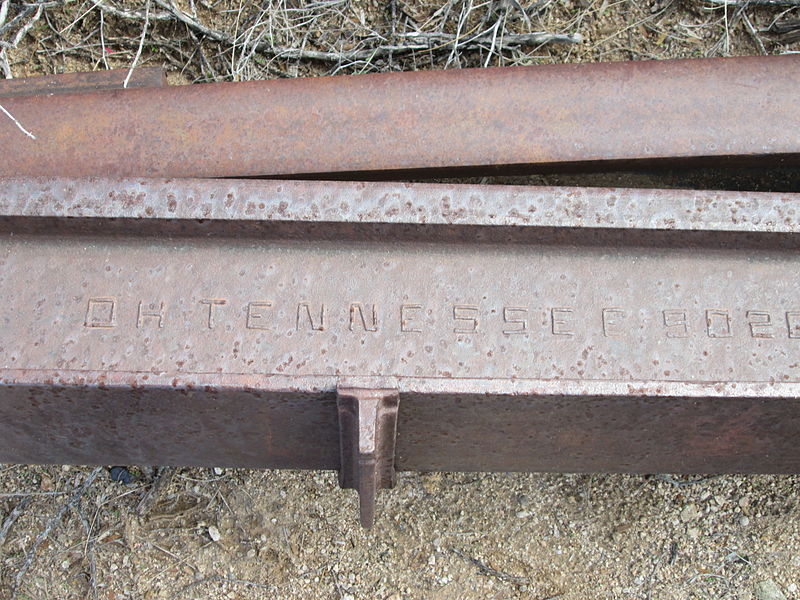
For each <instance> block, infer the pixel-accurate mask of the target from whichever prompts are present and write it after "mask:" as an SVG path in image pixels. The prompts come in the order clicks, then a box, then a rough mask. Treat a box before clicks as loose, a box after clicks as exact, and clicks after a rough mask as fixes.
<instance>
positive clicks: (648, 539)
mask: <svg viewBox="0 0 800 600" xmlns="http://www.w3.org/2000/svg"><path fill="white" fill-rule="evenodd" d="M2 4H3V2H0V5H2ZM51 4H52V6H48V8H46V9H45V10H43V11H42V13H41V14H40V15H39V18H38V19H37V20H35V21H34V19H35V17H36V14H35V13H32V14H30V15H28V16H27V17H26V18H25V19H23V20H21V21H20V23H18V24H17V25H15V26H14V27H13V28H11V29H7V30H5V31H3V26H2V24H0V40H2V41H5V42H7V43H12V42H13V41H14V37H15V34H16V32H18V31H19V30H20V27H22V26H23V25H24V23H26V22H32V27H31V28H30V30H29V31H28V32H27V33H26V34H25V35H24V36H22V38H21V39H20V40H19V43H18V44H17V47H16V48H12V49H9V50H7V52H6V53H5V57H6V59H7V61H8V66H9V68H10V70H11V73H12V74H13V76H15V77H22V76H26V75H35V74H42V73H59V72H69V71H76V70H89V69H97V68H115V67H116V68H128V67H130V65H131V64H132V62H133V60H134V57H135V55H136V53H137V50H138V48H139V46H140V39H142V32H143V26H144V23H145V19H144V13H145V11H144V8H145V3H143V2H142V3H136V2H124V3H123V2H112V1H111V0H109V1H106V2H95V1H94V0H92V1H91V2H73V3H69V4H65V5H60V4H59V3H57V2H53V3H51ZM178 4H179V10H182V11H184V12H185V14H188V15H191V16H192V17H193V18H195V15H196V20H197V22H198V23H200V24H201V25H202V26H203V27H205V28H206V29H210V30H213V31H212V34H215V33H219V34H221V35H222V38H221V39H222V41H214V40H212V39H210V38H209V34H208V32H206V34H205V35H204V34H203V33H202V32H201V31H200V30H198V29H197V28H194V29H190V28H188V27H187V26H186V25H185V24H183V23H179V22H177V20H176V19H175V18H173V17H174V15H173V16H172V17H170V15H169V14H168V13H166V12H165V9H164V8H163V6H164V5H165V4H164V3H161V4H159V3H158V2H155V1H154V2H153V3H152V6H151V7H150V12H149V15H148V27H147V30H146V32H145V36H144V38H143V39H144V41H143V42H142V43H141V48H142V52H141V55H140V57H139V60H138V64H139V65H159V66H161V65H163V66H164V67H166V68H167V69H168V70H169V78H170V82H171V83H173V84H178V83H192V82H200V81H211V80H223V79H254V78H271V77H297V76H309V75H321V74H330V73H339V74H343V73H361V72H369V71H385V70H397V69H428V68H456V67H467V66H485V65H515V64H539V63H553V62H565V61H571V62H578V61H610V60H642V59H663V58H676V57H702V56H724V55H740V54H759V53H782V52H787V51H800V43H798V38H799V37H800V36H798V34H797V29H793V28H792V25H791V24H792V21H793V20H794V21H797V20H798V19H800V8H797V7H795V8H792V7H790V6H775V5H770V6H747V5H746V3H742V4H740V5H733V4H732V5H724V3H722V2H712V1H711V0H709V1H706V2H701V1H697V2H690V1H688V0H687V1H670V0H656V1H653V2H634V1H631V0H565V1H563V2H554V1H547V0H545V1H539V2H521V3H520V4H521V5H522V7H520V4H518V3H517V2H515V1H513V0H499V1H489V2H483V3H478V2H470V1H469V0H452V1H451V2H449V3H444V4H442V3H436V2H425V1H415V0H408V1H405V2H403V1H401V0H396V1H391V2H377V0H372V1H369V0H363V1H351V2H346V1H344V0H342V1H340V2H317V3H314V4H304V3H302V2H297V1H294V0H281V1H266V2H261V3H259V4H255V3H253V4H251V3H247V2H244V1H243V0H240V1H239V2H236V1H233V0H230V1H229V0H223V1H218V2H205V1H203V0H196V1H191V2H190V1H188V0H181V1H180V2H179V3H178ZM109 7H111V8H109ZM114 7H116V8H117V9H119V8H121V7H124V8H126V9H128V10H129V13H128V14H127V15H123V14H121V13H120V12H119V10H116V11H114V10H112V9H113V8H114ZM101 8H102V10H101ZM523 8H524V10H523ZM21 11H23V7H22V3H21V2H11V3H10V5H9V11H8V16H7V18H6V23H8V22H10V20H11V19H12V18H13V17H14V16H15V15H18V14H20V13H21ZM101 16H102V20H101ZM776 23H779V24H780V25H779V26H777V27H776V26H775V24H776ZM787 23H788V25H787ZM495 26H496V28H495ZM492 28H495V31H497V32H498V35H497V37H496V42H495V44H494V46H493V45H492V43H491V37H490V38H488V41H487V42H485V43H484V42H482V43H480V44H477V45H474V46H471V47H469V48H453V45H452V43H451V44H450V45H447V43H446V42H442V43H441V44H439V46H437V47H436V48H434V49H431V50H419V51H415V52H404V51H398V52H395V53H390V54H388V55H381V56H380V57H378V58H374V57H367V58H364V57H363V53H362V55H361V57H360V58H353V56H352V52H353V51H368V50H371V49H372V50H374V49H375V48H377V47H381V46H389V45H394V46H400V45H403V44H407V43H409V39H413V38H410V37H409V36H408V35H407V34H410V33H414V32H422V33H428V34H437V35H439V36H446V35H450V36H457V37H459V38H460V39H461V37H468V36H464V34H465V32H466V33H468V34H469V35H474V34H475V33H478V32H481V31H484V30H487V31H491V30H492ZM768 30H772V31H773V32H775V31H779V32H782V33H778V34H773V33H769V31H768ZM530 31H547V32H551V33H557V34H569V35H574V34H579V35H580V36H582V39H583V41H582V42H581V43H566V44H545V45H539V46H536V45H526V46H506V45H504V42H503V41H502V40H503V39H505V36H513V35H514V34H520V33H526V32H530ZM793 32H794V33H793ZM101 33H102V37H101ZM441 39H446V38H445V37H442V38H441ZM450 39H452V37H451V38H450ZM255 40H260V41H261V43H262V46H260V47H259V48H255V49H254V48H253V46H252V44H253V43H254V41H255ZM498 40H500V41H498ZM231 41H233V42H234V43H231ZM276 48H278V49H283V50H275V49H276ZM286 49H290V50H297V49H300V50H302V51H316V52H324V53H327V54H326V56H327V58H326V59H325V60H314V59H311V58H309V57H308V56H300V57H296V56H287V52H286ZM348 52H350V53H351V54H348ZM336 55H339V58H337V57H336ZM2 58H3V55H2V54H0V63H1V62H2ZM0 72H1V71H0ZM665 93H668V90H667V91H665ZM0 154H1V152H0ZM0 443H1V442H0ZM92 471H93V470H92V469H91V468H85V467H81V468H78V467H62V466H19V465H0V523H3V522H10V521H11V520H13V519H14V515H15V514H19V515H20V517H19V519H18V520H16V521H15V522H14V523H13V526H11V528H10V529H9V531H8V534H7V536H6V537H5V541H4V543H3V542H2V539H0V561H1V562H0V597H2V598H9V597H11V596H12V594H14V592H15V590H16V592H17V593H18V596H17V597H18V598H21V599H22V598H28V599H40V598H42V599H44V598H48V599H49V598H58V599H61V598H85V597H89V598H92V597H96V598H103V599H123V598H124V599H143V600H144V599H157V598H187V599H189V598H331V599H336V600H344V599H356V598H359V599H362V598H379V599H391V600H400V599H401V598H402V599H408V598H433V599H442V600H445V599H457V598H498V599H499V598H526V599H531V600H545V599H556V598H558V599H559V600H578V599H580V600H583V599H588V598H642V599H648V600H649V599H673V598H731V599H750V598H754V599H758V600H780V599H781V598H798V597H800V592H798V586H800V536H799V534H800V521H798V491H800V477H789V476H749V477H747V476H720V477H713V478H692V477H681V478H678V477H669V476H621V475H555V474H552V475H551V474H545V475H542V474H490V475H487V474H438V473H433V474H409V473H402V474H400V476H399V482H398V487H397V488H396V489H395V490H393V491H391V492H383V493H381V495H380V498H379V516H378V521H377V524H376V526H375V528H374V529H373V530H371V531H369V532H365V531H363V530H361V529H360V528H359V527H358V524H357V517H356V511H357V506H356V498H355V494H354V493H353V492H350V491H342V490H339V489H337V486H336V477H335V474H333V473H328V472H325V473H319V472H309V473H306V472H259V471H246V470H235V471H234V470H225V471H222V470H217V471H214V470H211V469H207V470H204V469H178V470H177V471H174V472H171V471H166V472H162V475H161V477H160V478H159V477H158V473H159V472H158V471H155V472H154V470H153V469H152V468H144V467H142V468H134V467H131V471H132V473H133V474H134V481H133V482H132V483H130V484H128V485H125V484H122V483H116V482H113V481H111V480H110V478H109V475H108V471H107V470H103V471H101V472H100V473H99V475H97V479H96V480H95V481H94V482H93V483H92V484H91V485H90V486H88V487H87V488H86V492H85V494H84V495H83V496H82V497H80V498H79V499H78V500H77V501H75V502H72V503H71V504H70V506H69V507H68V508H67V509H66V510H64V511H63V518H57V517H58V514H59V511H61V509H62V508H63V507H64V506H65V505H67V504H68V503H70V500H72V499H73V492H74V490H75V489H76V488H79V487H80V486H81V484H82V482H83V481H85V479H86V478H87V476H89V474H90V473H92ZM154 480H156V481H160V482H161V484H163V485H161V487H160V488H159V489H158V491H157V493H151V490H152V489H153V482H154ZM143 500H144V504H142V502H143ZM15 508H16V509H17V511H16V513H15V512H14V509H15ZM46 531H49V533H48V534H47V535H46V536H44V535H43V532H46ZM37 536H39V541H40V544H39V545H38V546H37V545H36V541H37ZM0 538H2V529H1V528H0ZM32 548H35V551H32ZM26 564H27V565H28V567H29V568H25V565H26Z"/></svg>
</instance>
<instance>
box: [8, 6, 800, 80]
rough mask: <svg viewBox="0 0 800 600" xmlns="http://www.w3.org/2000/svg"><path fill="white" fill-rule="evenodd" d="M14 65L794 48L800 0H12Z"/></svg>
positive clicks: (231, 66) (200, 64) (385, 61)
mask: <svg viewBox="0 0 800 600" xmlns="http://www.w3.org/2000/svg"><path fill="white" fill-rule="evenodd" d="M0 6H2V7H3V8H2V11H0V44H1V45H2V46H1V47H2V50H0V64H2V68H3V71H4V73H5V75H6V76H7V77H8V76H10V75H15V76H21V75H25V74H29V73H59V72H64V71H72V70H76V69H77V68H82V69H98V68H115V67H116V68H122V67H129V66H130V65H132V64H133V63H136V64H147V65H163V66H165V67H167V68H168V69H170V71H172V72H173V73H174V74H175V77H176V78H177V76H178V75H179V76H180V78H182V79H183V80H185V81H186V82H206V81H222V80H242V79H265V78H275V77H297V76H301V75H320V74H338V73H364V72H371V71H391V70H411V69H431V68H436V69H440V68H459V67H476V66H497V65H527V64H536V63H547V62H564V61H588V60H624V59H657V58H672V57H697V56H726V55H735V54H754V53H762V54H764V53H781V52H787V51H792V49H794V50H795V51H796V50H797V36H798V34H797V31H798V28H800V26H798V23H797V19H798V15H799V14H800V12H799V11H800V7H798V2H797V1H795V0H772V1H769V2H734V1H723V0H703V1H697V2H692V1H685V2H679V1H677V0H655V1H653V2H635V1H632V0H594V1H590V0H577V1H560V2H557V1H554V0H538V1H535V2H525V3H520V2H517V1H516V0H484V1H482V2H481V1H476V0H449V1H448V2H444V3H437V2H425V1H419V2H416V1H410V0H409V1H408V2H403V1H401V0H390V1H388V2H377V1H375V0H373V1H363V0H362V1H349V0H320V1H317V2H299V1H292V0H266V1H264V2H258V3H252V2H245V1H244V0H238V1H237V0H216V1H213V2H211V1H208V0H190V1H188V2H183V1H182V2H177V1H176V0H148V1H147V2H130V1H127V2H122V1H119V0H86V1H79V2H66V3H65V2H63V1H62V0H51V1H48V2H42V3H35V2H19V1H12V0H3V1H2V3H1V4H0Z"/></svg>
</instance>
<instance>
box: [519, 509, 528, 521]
mask: <svg viewBox="0 0 800 600" xmlns="http://www.w3.org/2000/svg"><path fill="white" fill-rule="evenodd" d="M530 516H531V513H529V512H528V511H527V510H521V511H519V512H518V513H517V518H518V519H527V518H528V517H530Z"/></svg>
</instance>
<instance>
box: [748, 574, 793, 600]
mask: <svg viewBox="0 0 800 600" xmlns="http://www.w3.org/2000/svg"><path fill="white" fill-rule="evenodd" d="M753 591H754V592H755V597H756V600H786V596H785V595H784V593H783V592H782V591H781V588H779V587H778V584H777V583H775V581H773V580H772V579H765V580H764V581H759V582H758V583H756V585H755V588H754V590H753Z"/></svg>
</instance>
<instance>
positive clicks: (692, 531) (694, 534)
mask: <svg viewBox="0 0 800 600" xmlns="http://www.w3.org/2000/svg"><path fill="white" fill-rule="evenodd" d="M686 533H687V534H688V536H689V537H690V538H691V539H693V540H696V539H697V538H699V537H700V530H699V529H698V528H697V527H690V528H689V531H687V532H686Z"/></svg>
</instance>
